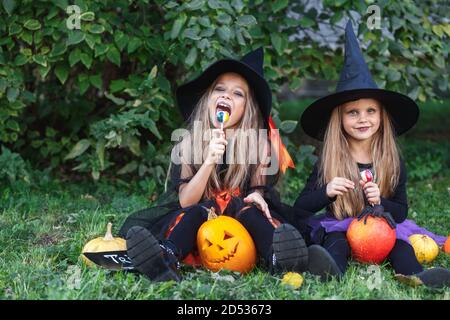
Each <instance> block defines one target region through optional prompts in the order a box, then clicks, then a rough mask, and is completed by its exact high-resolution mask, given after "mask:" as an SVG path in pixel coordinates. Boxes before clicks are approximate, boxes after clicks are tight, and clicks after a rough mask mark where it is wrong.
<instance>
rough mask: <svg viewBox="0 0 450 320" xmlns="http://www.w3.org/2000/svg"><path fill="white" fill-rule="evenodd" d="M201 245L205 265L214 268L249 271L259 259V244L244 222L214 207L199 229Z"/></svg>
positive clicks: (198, 238)
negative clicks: (254, 241) (257, 257)
mask: <svg viewBox="0 0 450 320" xmlns="http://www.w3.org/2000/svg"><path fill="white" fill-rule="evenodd" d="M197 247H198V251H199V254H200V258H201V260H202V263H203V265H204V266H205V267H206V268H207V269H209V270H212V271H219V270H220V269H226V270H231V271H238V272H241V273H246V272H249V271H251V270H252V269H253V267H254V266H255V263H256V248H255V244H254V243H253V239H252V238H251V236H250V234H249V233H248V232H247V230H246V229H245V228H244V226H243V225H242V224H241V223H240V222H239V221H237V220H236V219H233V218H231V217H228V216H219V217H217V215H216V214H215V212H214V208H211V210H210V212H209V214H208V221H206V222H205V223H203V224H202V226H201V227H200V229H199V230H198V233H197Z"/></svg>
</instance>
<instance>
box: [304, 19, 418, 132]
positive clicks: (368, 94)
mask: <svg viewBox="0 0 450 320" xmlns="http://www.w3.org/2000/svg"><path fill="white" fill-rule="evenodd" d="M363 98H372V99H375V100H377V101H379V102H380V103H381V104H382V105H383V106H384V108H385V109H386V110H387V111H388V113H389V114H390V116H391V120H392V124H393V126H394V129H395V133H396V135H397V136H398V135H401V134H402V133H405V132H406V131H408V130H409V129H410V128H412V127H413V126H414V124H415V123H416V122H417V119H418V118H419V107H418V106H417V104H416V103H415V102H414V101H413V100H412V99H411V98H409V97H408V96H406V95H403V94H400V93H398V92H393V91H389V90H384V89H379V88H378V86H377V85H376V83H375V82H374V81H373V80H372V76H371V74H370V72H369V68H368V67H367V64H366V62H365V61H364V57H363V55H362V53H361V50H360V48H359V44H358V40H357V38H356V36H355V33H354V32H353V27H352V24H351V22H350V21H349V22H348V23H347V26H346V27H345V61H344V67H343V70H342V72H341V75H340V78H339V82H338V84H337V86H336V92H335V93H332V94H330V95H328V96H325V97H323V98H321V99H319V100H316V101H315V102H313V103H312V104H311V105H310V106H308V108H306V110H305V111H304V112H303V114H302V117H301V120H300V123H301V126H302V128H303V130H304V131H305V132H306V134H308V135H309V136H311V137H313V138H316V139H318V140H323V137H324V134H325V130H326V128H327V126H328V122H329V120H330V116H331V113H332V111H333V109H334V108H335V107H337V106H339V105H342V104H344V103H346V102H349V101H353V100H358V99H363Z"/></svg>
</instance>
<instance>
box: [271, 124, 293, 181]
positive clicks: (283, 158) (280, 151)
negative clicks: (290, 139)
mask: <svg viewBox="0 0 450 320" xmlns="http://www.w3.org/2000/svg"><path fill="white" fill-rule="evenodd" d="M269 129H270V133H269V139H270V142H271V143H272V146H273V148H274V150H275V153H276V155H277V157H278V166H279V167H280V170H281V172H283V173H285V172H286V169H287V168H288V167H290V168H295V164H294V161H293V160H292V158H291V156H290V155H289V152H288V151H287V149H286V146H285V145H284V143H283V141H282V140H281V137H280V133H279V132H278V129H277V127H276V126H275V123H274V122H273V119H272V116H269Z"/></svg>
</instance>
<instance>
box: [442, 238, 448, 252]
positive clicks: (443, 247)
mask: <svg viewBox="0 0 450 320" xmlns="http://www.w3.org/2000/svg"><path fill="white" fill-rule="evenodd" d="M442 250H444V252H445V253H450V237H447V240H445V243H444V245H443V246H442Z"/></svg>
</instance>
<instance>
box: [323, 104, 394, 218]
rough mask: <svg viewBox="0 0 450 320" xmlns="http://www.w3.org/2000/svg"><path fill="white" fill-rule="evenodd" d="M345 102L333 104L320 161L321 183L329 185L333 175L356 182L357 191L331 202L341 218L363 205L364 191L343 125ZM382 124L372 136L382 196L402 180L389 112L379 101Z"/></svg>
mask: <svg viewBox="0 0 450 320" xmlns="http://www.w3.org/2000/svg"><path fill="white" fill-rule="evenodd" d="M342 109H343V107H342V106H339V107H336V108H334V110H333V112H332V114H331V117H330V121H329V123H328V127H327V130H326V132H325V138H324V145H323V150H322V156H321V161H320V170H319V172H320V174H319V184H320V185H322V186H323V185H326V184H327V183H328V182H330V181H331V180H332V179H333V178H334V177H344V178H347V179H349V180H352V181H353V182H354V183H355V185H356V186H357V187H356V189H355V191H354V192H353V191H349V192H347V193H344V195H342V196H337V198H336V200H335V201H334V202H333V203H332V204H331V211H332V212H333V214H334V216H335V217H336V218H337V219H339V220H342V219H344V218H347V217H354V216H356V215H357V214H358V213H359V212H361V210H362V209H363V208H364V198H363V191H362V189H361V188H360V185H359V180H360V176H359V169H358V165H357V163H356V161H355V160H354V159H353V158H352V156H351V153H350V148H349V144H348V141H347V138H346V136H345V131H344V128H343V125H342V112H343V111H342ZM380 112H381V115H380V116H381V123H380V128H379V129H378V131H377V132H376V133H375V134H374V136H373V137H372V143H371V150H372V154H371V158H372V165H373V169H374V171H375V179H376V181H375V182H376V183H377V184H378V186H379V188H380V193H381V196H382V197H389V196H391V195H392V194H393V192H394V190H395V188H396V186H397V184H398V180H399V174H400V155H399V150H398V147H397V144H396V141H395V135H394V129H393V126H392V122H391V119H390V117H389V113H388V112H387V111H386V110H385V109H384V107H383V106H381V105H380Z"/></svg>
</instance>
